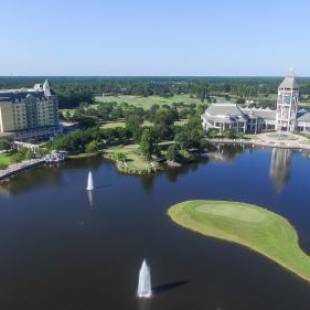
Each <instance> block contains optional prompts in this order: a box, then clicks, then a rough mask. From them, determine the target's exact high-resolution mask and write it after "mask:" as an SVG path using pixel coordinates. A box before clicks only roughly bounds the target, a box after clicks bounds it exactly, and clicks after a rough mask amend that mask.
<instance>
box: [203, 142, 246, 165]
mask: <svg viewBox="0 0 310 310" xmlns="http://www.w3.org/2000/svg"><path fill="white" fill-rule="evenodd" d="M216 148H217V151H215V152H210V153H209V158H210V159H211V160H214V161H219V162H233V161H235V160H236V159H237V158H238V157H239V156H240V155H241V154H242V153H243V152H244V151H245V150H247V149H248V147H246V146H244V145H229V144H227V145H218V146H217V147H216Z"/></svg>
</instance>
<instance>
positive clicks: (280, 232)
mask: <svg viewBox="0 0 310 310" xmlns="http://www.w3.org/2000/svg"><path fill="white" fill-rule="evenodd" d="M168 215H169V216H170V218H171V219H172V220H173V221H174V222H176V223H177V224H179V225H181V226H183V227H185V228H188V229H190V230H192V231H195V232H198V233H200V234H203V235H205V236H210V237H215V238H219V239H223V240H226V241H230V242H235V243H238V244H241V245H244V246H246V247H248V248H250V249H252V250H254V251H256V252H258V253H260V254H262V255H264V256H266V257H268V258H270V259H271V260H273V261H274V262H276V263H278V264H279V265H281V266H282V267H284V268H286V269H288V270H290V271H292V272H293V273H295V274H297V275H299V276H300V277H301V278H303V279H305V280H307V281H310V257H309V256H308V255H307V254H305V253H304V252H303V251H302V249H301V248H300V247H299V244H298V235H297V233H296V231H295V229H294V227H293V226H292V225H291V224H290V223H289V222H288V221H287V220H286V219H285V218H283V217H281V216H280V215H277V214H275V213H273V212H270V211H268V210H266V209H263V208H261V207H257V206H254V205H250V204H245V203H240V202H230V201H208V200H194V201H186V202H183V203H179V204H176V205H174V206H172V207H171V208H170V209H169V210H168Z"/></svg>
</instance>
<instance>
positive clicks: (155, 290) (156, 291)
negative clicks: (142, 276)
mask: <svg viewBox="0 0 310 310" xmlns="http://www.w3.org/2000/svg"><path fill="white" fill-rule="evenodd" d="M189 282H190V280H181V281H175V282H171V283H167V284H163V285H160V286H156V287H153V288H152V290H153V293H154V295H155V296H158V295H161V294H164V293H166V292H169V291H171V290H173V289H175V288H177V287H180V286H183V285H186V284H188V283H189Z"/></svg>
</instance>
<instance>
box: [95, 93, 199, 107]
mask: <svg viewBox="0 0 310 310" xmlns="http://www.w3.org/2000/svg"><path fill="white" fill-rule="evenodd" d="M95 99H96V101H97V102H117V103H125V102H126V103H128V104H130V105H135V106H136V107H142V108H144V109H149V108H151V107H152V106H153V105H155V104H158V105H165V104H167V105H170V104H172V103H180V102H183V103H185V104H192V103H194V104H200V103H201V101H200V99H198V98H191V97H190V96H189V95H175V96H172V97H167V98H164V97H159V96H148V97H139V96H129V95H120V96H97V97H96V98H95Z"/></svg>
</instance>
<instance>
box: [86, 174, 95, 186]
mask: <svg viewBox="0 0 310 310" xmlns="http://www.w3.org/2000/svg"><path fill="white" fill-rule="evenodd" d="M86 190H88V191H92V190H94V180H93V174H92V172H91V171H89V172H88V178H87V187H86Z"/></svg>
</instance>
